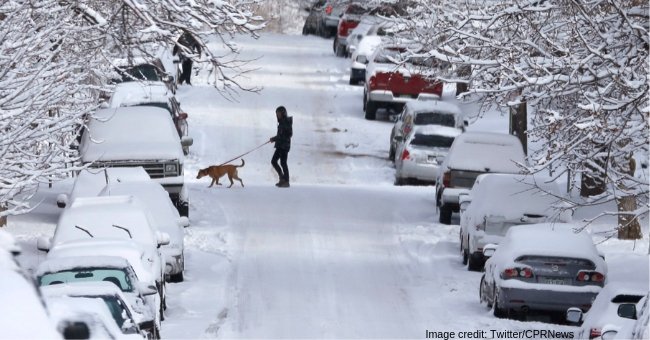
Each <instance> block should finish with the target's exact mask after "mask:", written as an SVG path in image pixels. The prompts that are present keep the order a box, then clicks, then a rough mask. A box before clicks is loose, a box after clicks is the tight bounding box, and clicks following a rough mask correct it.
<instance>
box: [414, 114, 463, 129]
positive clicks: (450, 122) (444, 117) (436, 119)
mask: <svg viewBox="0 0 650 340" xmlns="http://www.w3.org/2000/svg"><path fill="white" fill-rule="evenodd" d="M414 123H415V125H430V124H435V125H442V126H449V127H455V126H456V119H455V118H454V115H452V114H449V113H440V112H421V113H418V114H417V115H415V121H414Z"/></svg>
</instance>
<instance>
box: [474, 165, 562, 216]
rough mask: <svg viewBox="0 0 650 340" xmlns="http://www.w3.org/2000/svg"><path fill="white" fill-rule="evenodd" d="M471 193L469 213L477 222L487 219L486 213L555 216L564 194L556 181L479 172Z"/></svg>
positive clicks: (495, 214) (493, 214) (488, 214)
mask: <svg viewBox="0 0 650 340" xmlns="http://www.w3.org/2000/svg"><path fill="white" fill-rule="evenodd" d="M536 186H537V187H536ZM470 195H471V196H472V201H473V202H472V204H470V206H469V207H468V208H467V211H466V212H465V213H466V214H468V215H471V216H472V217H473V218H474V220H475V221H479V220H483V217H485V216H502V217H504V218H505V219H506V220H511V219H516V218H521V217H522V216H523V215H524V214H534V215H542V216H547V217H548V218H551V217H553V216H554V215H556V211H554V209H553V206H554V205H557V204H558V203H559V198H558V197H561V193H560V190H559V188H558V186H557V184H556V183H544V182H543V181H536V180H535V178H534V177H533V176H526V175H515V174H482V175H479V176H478V177H477V178H476V182H475V183H474V187H472V190H471V191H470ZM565 222H567V221H565Z"/></svg>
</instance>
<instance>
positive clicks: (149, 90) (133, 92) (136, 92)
mask: <svg viewBox="0 0 650 340" xmlns="http://www.w3.org/2000/svg"><path fill="white" fill-rule="evenodd" d="M170 96H172V93H171V92H170V91H169V89H168V88H167V85H165V84H164V83H162V82H156V81H143V82H138V81H133V82H124V83H120V84H117V85H115V89H114V90H113V95H112V96H111V100H110V102H109V107H112V108H117V107H122V106H132V105H138V104H143V103H167V102H169V98H170Z"/></svg>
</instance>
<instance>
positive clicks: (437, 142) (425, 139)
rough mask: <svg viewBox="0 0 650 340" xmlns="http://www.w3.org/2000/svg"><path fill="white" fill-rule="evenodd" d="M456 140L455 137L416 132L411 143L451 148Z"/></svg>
mask: <svg viewBox="0 0 650 340" xmlns="http://www.w3.org/2000/svg"><path fill="white" fill-rule="evenodd" d="M453 142H454V137H447V136H438V135H423V134H418V133H416V134H415V136H414V137H413V140H412V141H411V145H417V146H427V147H435V148H449V147H451V144H452V143H453Z"/></svg>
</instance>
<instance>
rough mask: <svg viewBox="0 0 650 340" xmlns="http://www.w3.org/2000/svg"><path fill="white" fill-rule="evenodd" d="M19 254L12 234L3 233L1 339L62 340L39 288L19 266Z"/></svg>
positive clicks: (0, 239)
mask: <svg viewBox="0 0 650 340" xmlns="http://www.w3.org/2000/svg"><path fill="white" fill-rule="evenodd" d="M19 253H20V249H19V248H18V246H17V245H16V243H15V241H14V239H13V237H12V236H11V234H9V233H8V232H6V231H4V230H0V315H2V317H0V332H1V335H0V337H2V338H7V339H60V338H61V336H60V334H59V333H57V331H56V329H55V328H54V327H53V326H52V324H51V322H50V319H49V316H48V314H47V311H46V309H45V306H44V305H43V300H42V298H41V295H40V291H39V290H38V287H37V286H36V285H35V284H34V281H33V280H32V279H31V278H30V277H29V276H28V275H27V274H26V273H25V272H24V271H23V270H22V268H21V267H20V266H19V265H18V263H17V262H16V259H15V257H14V256H15V255H18V254H19Z"/></svg>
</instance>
